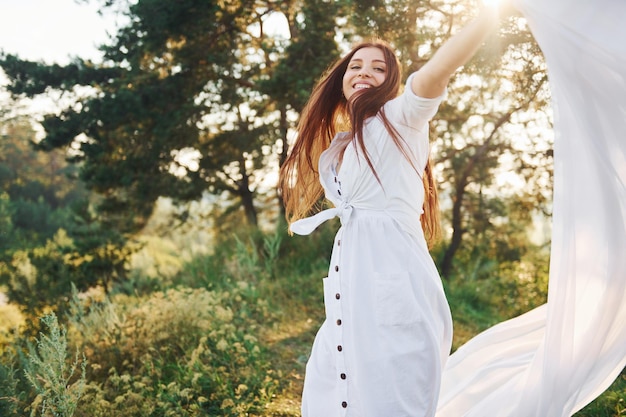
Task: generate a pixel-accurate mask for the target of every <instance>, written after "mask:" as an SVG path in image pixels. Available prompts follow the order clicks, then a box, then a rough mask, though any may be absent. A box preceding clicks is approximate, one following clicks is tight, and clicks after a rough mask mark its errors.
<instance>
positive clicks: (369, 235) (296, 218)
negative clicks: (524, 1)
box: [280, 8, 498, 417]
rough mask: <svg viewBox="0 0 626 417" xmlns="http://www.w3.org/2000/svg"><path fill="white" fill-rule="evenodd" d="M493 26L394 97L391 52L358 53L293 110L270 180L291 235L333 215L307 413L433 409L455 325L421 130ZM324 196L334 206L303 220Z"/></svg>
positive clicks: (371, 47)
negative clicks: (276, 182)
mask: <svg viewBox="0 0 626 417" xmlns="http://www.w3.org/2000/svg"><path fill="white" fill-rule="evenodd" d="M497 20H498V13H497V12H496V10H495V9H494V8H484V9H483V10H482V11H481V13H480V15H479V16H478V17H477V18H476V19H475V20H474V21H473V22H471V23H470V24H469V25H467V26H466V27H465V28H464V29H463V30H462V31H461V32H459V33H458V34H457V35H455V36H454V37H453V38H451V39H450V40H449V41H447V42H446V43H445V44H444V45H443V46H442V47H441V48H440V49H439V50H438V51H437V53H436V54H435V55H434V56H433V57H432V58H431V59H430V61H429V62H428V63H427V64H425V65H424V66H423V67H422V68H421V69H420V70H419V71H417V72H415V73H413V74H411V75H410V76H409V77H408V79H407V81H406V86H405V88H404V92H403V93H402V94H400V95H398V92H399V90H400V80H401V75H400V66H399V63H398V61H397V59H396V56H395V54H394V52H393V51H392V50H391V49H390V47H389V46H388V45H386V44H385V43H383V42H378V41H377V42H372V43H364V44H361V45H358V46H357V47H355V48H354V49H353V50H352V51H351V52H350V53H348V54H347V55H346V56H345V57H344V58H343V59H341V60H339V61H338V62H337V63H336V64H335V65H334V67H332V69H331V70H330V71H329V73H328V74H326V76H325V77H323V79H322V80H321V81H320V82H319V84H318V85H317V86H316V87H315V89H314V91H313V93H312V96H311V98H310V100H309V102H308V104H307V106H306V107H305V109H304V111H303V113H302V115H301V119H300V124H299V127H298V138H297V140H296V142H295V144H294V146H293V149H292V151H291V153H290V155H289V157H288V158H287V161H286V162H285V163H284V165H283V167H282V169H281V177H280V189H281V191H282V196H283V200H284V202H285V207H286V212H287V218H288V221H289V222H290V229H291V231H292V232H295V233H298V234H309V233H311V232H312V231H313V229H315V227H317V226H318V225H319V224H321V223H322V222H324V221H325V220H328V219H330V218H332V217H335V216H338V217H340V219H341V223H342V227H341V228H340V229H339V231H338V232H337V236H336V238H335V242H334V246H333V252H332V255H331V261H330V271H329V274H328V277H327V278H325V279H324V303H325V306H326V321H325V322H324V324H323V325H322V327H321V328H320V330H319V332H318V334H317V336H316V339H315V342H314V344H313V348H312V352H311V357H310V359H309V361H308V363H307V368H306V377H305V384H304V392H303V398H302V414H303V416H304V417H334V416H352V417H394V416H398V417H400V416H402V417H408V416H411V417H424V416H434V415H435V410H436V406H437V399H438V395H439V385H440V379H441V372H442V369H443V367H444V364H445V361H446V359H447V357H448V354H449V351H450V345H451V339H452V321H451V316H450V310H449V307H448V304H447V301H446V298H445V295H444V292H443V288H442V285H441V280H440V278H439V275H438V273H437V269H436V267H435V265H434V263H433V260H432V258H431V256H430V254H429V252H428V245H427V239H426V236H428V238H429V239H433V238H435V237H436V235H437V230H438V221H437V200H436V198H437V197H436V193H435V191H434V190H435V187H434V186H433V180H432V174H431V171H430V169H429V167H428V160H429V141H428V122H429V120H430V119H431V118H432V117H433V116H434V114H435V113H436V111H437V108H438V106H439V103H440V102H441V100H442V98H443V96H444V95H445V90H446V85H447V83H448V80H449V78H450V76H451V75H452V73H453V72H454V71H456V69H457V68H458V67H459V66H461V65H463V64H464V63H465V62H467V60H469V59H470V58H471V57H472V55H473V54H474V53H475V51H476V50H477V49H478V47H479V45H480V44H481V43H482V41H483V40H484V39H485V38H486V36H487V35H488V33H489V32H490V31H491V30H492V29H493V28H495V27H496V25H497ZM419 184H424V186H423V187H422V186H420V185H419ZM425 190H426V193H425ZM322 194H325V197H326V199H327V200H329V201H330V202H331V203H332V204H333V205H334V208H332V209H327V210H324V211H322V212H320V213H318V214H316V215H314V216H312V217H308V218H305V217H306V216H307V215H309V214H311V212H312V210H313V208H314V206H315V204H316V202H317V201H318V200H319V199H320V197H321V196H322ZM425 196H426V199H425V198H424V197H425Z"/></svg>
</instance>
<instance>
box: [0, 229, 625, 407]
mask: <svg viewBox="0 0 626 417" xmlns="http://www.w3.org/2000/svg"><path fill="white" fill-rule="evenodd" d="M336 226H337V225H336V224H334V225H333V224H326V225H324V226H322V227H321V228H320V229H319V230H318V231H316V233H314V234H313V235H311V236H308V237H286V236H280V235H263V234H260V233H258V232H254V233H249V232H242V233H240V234H238V235H233V236H231V238H229V239H225V240H224V242H223V244H222V245H220V247H219V248H218V249H217V250H216V252H215V253H213V254H207V255H197V256H195V257H193V258H191V259H189V260H188V261H186V262H182V263H181V266H180V269H179V270H178V271H177V272H175V273H168V274H167V276H164V277H162V278H161V279H159V277H155V276H154V274H153V273H150V274H142V273H141V271H135V272H134V273H133V274H132V278H131V280H130V281H129V282H128V283H124V284H122V285H120V286H118V287H117V288H115V289H114V290H113V291H111V293H110V295H109V296H108V297H107V298H103V295H102V294H100V295H99V296H97V294H92V295H85V294H83V295H81V296H82V298H80V299H78V298H77V297H74V299H73V303H74V304H73V305H72V308H71V309H70V310H71V311H72V313H71V316H70V317H69V319H68V320H66V321H67V326H68V332H67V334H66V335H65V333H63V334H62V335H61V334H56V336H55V334H53V333H51V335H50V336H49V337H53V338H54V337H57V339H58V338H59V337H61V336H63V337H65V336H67V338H68V340H69V342H70V343H68V344H67V345H66V346H65V350H66V351H67V352H64V353H65V356H66V357H67V366H69V368H68V367H65V368H63V364H61V363H57V368H58V372H57V373H59V374H63V372H65V374H66V375H68V372H69V371H71V369H72V368H71V366H72V358H74V352H75V349H76V348H79V349H80V350H81V351H84V352H85V354H86V359H87V363H88V365H87V372H86V384H85V386H84V388H85V391H84V396H83V399H82V400H81V401H80V402H79V403H78V407H77V409H76V412H75V413H74V416H76V417H83V416H85V417H87V416H89V417H98V416H107V417H134V416H147V415H151V416H152V415H154V416H170V415H171V416H176V417H185V416H194V417H195V416H198V417H200V416H217V415H220V416H229V417H240V416H250V417H255V416H258V417H261V416H263V417H298V416H299V415H300V396H301V392H302V386H303V381H304V372H305V364H306V361H307V358H308V355H309V352H310V349H311V345H312V343H313V339H314V337H315V333H316V332H317V330H318V328H319V326H320V325H321V323H322V321H323V320H324V306H323V295H322V282H321V278H322V277H323V276H325V275H326V273H327V268H328V259H329V255H330V252H329V251H330V248H331V246H332V239H333V236H334V230H335V229H336ZM510 275H511V276H513V275H514V273H511V274H510ZM513 282H514V281H513V280H511V278H510V277H509V278H506V277H492V278H491V280H490V279H479V280H466V281H463V280H461V279H456V280H452V281H450V282H445V287H446V288H445V289H446V294H447V297H448V300H449V303H450V305H451V308H452V311H453V318H454V321H455V323H454V326H455V327H454V330H455V334H454V341H453V348H454V349H456V348H457V347H458V346H460V345H462V344H463V343H465V342H466V341H467V340H469V339H470V338H471V337H473V336H474V335H475V334H477V333H479V332H480V331H482V330H484V329H486V328H488V327H490V326H492V325H493V324H495V323H497V322H500V321H502V320H503V319H506V318H508V317H509V316H510V315H511V314H512V313H513V310H511V306H515V305H517V304H518V302H519V300H524V301H526V299H527V298H529V297H528V296H527V294H529V293H530V292H528V291H526V290H525V289H524V288H521V289H518V288H514V285H512V283H513ZM531 290H532V291H533V292H532V293H533V294H535V293H538V294H540V293H541V291H538V292H537V291H536V288H531ZM525 291H526V292H525ZM500 292H501V294H500ZM504 299H506V300H507V301H506V302H505V303H503V302H501V301H500V300H504ZM533 302H535V301H533ZM503 304H507V306H504V305H503ZM515 308H518V307H515ZM22 320H24V318H23V317H22V316H21V315H20V314H19V312H18V310H17V309H15V308H14V307H12V306H7V305H4V306H0V325H2V324H5V323H6V324H7V325H8V324H9V323H10V325H11V326H14V325H16V324H19V323H20V322H21V321H22ZM2 330H3V329H0V335H4V337H5V338H6V340H5V342H7V341H8V340H10V339H11V338H12V337H14V335H12V334H10V333H9V332H7V331H6V329H5V331H4V332H3V331H2ZM41 340H46V339H45V338H43V339H41ZM11 346H12V350H16V349H17V350H19V343H18V341H17V340H16V341H14V343H13V345H11ZM62 353H63V352H59V353H58V354H59V355H61V354H62ZM18 356H19V355H18ZM0 359H1V360H2V363H0V371H2V372H1V375H0V376H2V375H6V376H7V378H9V377H10V378H9V379H11V381H12V385H11V387H9V388H10V390H13V392H14V395H13V396H11V395H8V394H7V393H6V392H5V391H2V392H0V394H1V395H0V396H5V397H4V399H8V400H9V401H5V402H3V399H2V398H0V411H2V410H12V411H11V413H8V412H7V413H6V415H15V416H25V415H28V414H27V410H28V408H29V407H33V406H36V405H37V404H38V403H37V401H38V400H37V398H40V399H41V396H40V397H37V393H36V392H34V391H33V390H32V386H31V387H30V388H29V385H28V383H27V381H24V379H23V378H22V379H20V375H23V374H24V373H23V370H22V371H21V372H17V370H19V369H23V368H24V366H25V365H24V363H23V362H20V361H18V360H13V361H12V362H11V361H10V360H9V358H8V357H7V356H3V357H0ZM13 359H15V357H13ZM74 359H75V358H74ZM39 365H41V366H44V365H45V364H43V363H40V364H39ZM7 380H8V379H7ZM625 399H626V376H625V375H621V376H620V378H618V379H617V380H616V381H615V383H614V384H613V385H612V386H611V387H610V388H609V389H608V390H607V391H606V392H605V393H604V394H603V395H601V396H600V397H599V398H598V399H596V401H594V402H593V403H591V404H590V405H588V406H587V407H585V409H584V410H582V411H580V412H579V413H577V414H576V417H618V416H626V411H625V408H624V400H625ZM3 406H6V407H4V408H3ZM20 410H22V411H23V413H22V414H20ZM25 413H26V414H25ZM2 415H4V414H2ZM68 417H69V414H68Z"/></svg>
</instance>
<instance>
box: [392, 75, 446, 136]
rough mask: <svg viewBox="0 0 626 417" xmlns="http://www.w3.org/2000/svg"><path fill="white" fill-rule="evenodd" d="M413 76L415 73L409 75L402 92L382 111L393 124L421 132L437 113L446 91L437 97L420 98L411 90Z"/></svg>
mask: <svg viewBox="0 0 626 417" xmlns="http://www.w3.org/2000/svg"><path fill="white" fill-rule="evenodd" d="M414 76H415V73H412V74H411V75H409V77H408V78H407V80H406V84H405V86H404V92H403V93H402V94H400V95H399V96H398V97H396V98H395V99H393V100H391V101H389V102H388V103H387V104H386V105H385V107H384V109H385V115H386V116H387V117H388V118H389V120H391V121H392V122H393V123H397V124H400V125H403V126H406V127H408V128H411V129H415V130H418V131H423V130H424V129H425V128H427V125H428V122H429V121H430V119H432V118H433V116H434V115H435V114H436V113H437V110H438V109H439V104H440V103H441V101H442V100H443V99H444V98H445V97H446V95H447V90H446V91H445V92H444V93H443V94H442V95H440V96H439V97H435V98H424V97H420V96H418V95H416V94H415V93H414V92H413V90H412V89H411V81H412V80H413V77H414Z"/></svg>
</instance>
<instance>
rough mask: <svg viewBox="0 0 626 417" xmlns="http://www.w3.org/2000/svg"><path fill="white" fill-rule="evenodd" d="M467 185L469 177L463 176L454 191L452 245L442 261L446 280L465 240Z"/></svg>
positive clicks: (443, 276) (442, 271) (442, 269)
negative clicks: (463, 210) (464, 208)
mask: <svg viewBox="0 0 626 417" xmlns="http://www.w3.org/2000/svg"><path fill="white" fill-rule="evenodd" d="M466 185H467V177H463V178H462V179H461V182H460V183H459V184H458V185H457V186H456V191H455V193H454V202H453V203H452V238H451V239H450V245H448V247H447V248H446V250H445V252H444V254H443V260H442V261H441V267H440V268H441V276H442V278H443V279H445V280H449V279H450V274H451V272H452V261H453V259H454V255H455V254H456V252H457V250H458V249H459V247H460V246H461V242H462V240H463V233H464V232H465V230H464V229H463V222H462V219H461V215H462V210H461V209H462V207H463V197H464V196H465V187H466Z"/></svg>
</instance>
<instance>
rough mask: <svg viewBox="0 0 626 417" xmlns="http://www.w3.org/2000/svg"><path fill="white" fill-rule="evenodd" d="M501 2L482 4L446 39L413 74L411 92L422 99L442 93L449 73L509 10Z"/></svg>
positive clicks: (511, 10) (470, 55)
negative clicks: (475, 13)
mask: <svg viewBox="0 0 626 417" xmlns="http://www.w3.org/2000/svg"><path fill="white" fill-rule="evenodd" d="M505 3H508V2H506V1H502V2H501V4H499V5H489V6H483V8H482V9H481V11H480V14H479V15H478V17H476V18H475V19H474V20H473V21H471V22H470V23H468V24H467V25H466V26H465V27H463V29H461V30H460V31H459V32H458V33H456V34H455V35H453V36H452V37H451V38H450V39H448V40H447V41H446V42H445V43H444V44H443V45H442V46H441V47H440V48H439V49H438V50H437V51H436V52H435V54H434V55H433V56H432V58H431V59H430V60H429V61H428V62H427V63H426V64H424V66H423V67H422V68H420V69H419V71H417V73H416V74H415V76H414V77H413V81H412V83H411V88H412V90H413V92H414V93H415V94H416V95H418V96H420V97H424V98H434V97H439V96H440V95H441V94H443V92H444V90H445V88H446V86H447V85H448V81H449V80H450V76H451V75H452V74H453V73H454V72H455V71H456V70H457V69H458V68H459V67H460V66H462V65H464V64H465V63H466V62H467V61H469V60H470V58H471V57H472V56H474V54H475V53H476V51H477V50H478V48H480V46H481V44H482V43H483V41H484V40H485V39H486V38H487V36H488V35H489V34H490V33H492V32H493V31H494V29H495V28H497V27H498V26H499V22H500V18H501V16H503V17H504V16H509V15H510V14H511V13H512V12H513V9H512V7H511V6H510V5H508V4H505Z"/></svg>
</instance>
